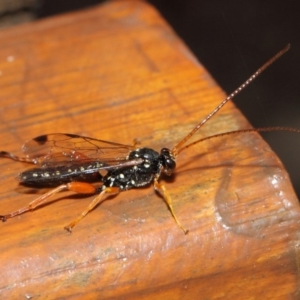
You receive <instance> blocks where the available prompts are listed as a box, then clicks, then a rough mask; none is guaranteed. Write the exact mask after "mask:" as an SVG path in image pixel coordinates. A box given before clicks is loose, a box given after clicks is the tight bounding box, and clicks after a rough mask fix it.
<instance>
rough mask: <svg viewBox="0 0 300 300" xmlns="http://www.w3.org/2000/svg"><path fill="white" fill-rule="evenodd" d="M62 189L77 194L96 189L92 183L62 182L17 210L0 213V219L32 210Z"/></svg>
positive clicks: (92, 191)
mask: <svg viewBox="0 0 300 300" xmlns="http://www.w3.org/2000/svg"><path fill="white" fill-rule="evenodd" d="M62 191H72V192H75V193H78V194H95V193H96V192H97V189H96V188H95V187H94V186H93V185H91V184H89V183H86V182H70V183H67V184H62V185H60V186H58V187H56V188H55V189H52V190H51V191H49V192H47V193H46V194H44V195H42V196H40V197H38V198H36V199H35V200H33V201H32V202H30V203H29V204H28V205H27V206H24V207H22V208H20V209H18V210H15V211H13V212H11V213H8V214H5V215H0V220H2V221H3V222H5V221H6V220H7V219H10V218H13V217H15V216H18V215H21V214H23V213H25V212H27V211H32V210H34V209H35V208H37V207H39V206H41V205H44V204H46V203H47V202H49V200H50V198H51V197H52V196H53V195H55V194H57V193H59V192H62ZM100 194H101V193H100ZM96 198H97V197H96ZM75 224H76V223H75ZM73 226H74V225H73Z"/></svg>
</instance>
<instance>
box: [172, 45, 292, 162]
mask: <svg viewBox="0 0 300 300" xmlns="http://www.w3.org/2000/svg"><path fill="white" fill-rule="evenodd" d="M289 49H290V44H287V45H286V46H285V47H284V48H283V49H282V50H281V51H279V52H278V53H277V54H276V55H275V56H273V57H272V58H271V59H269V60H268V61H267V62H266V63H265V64H264V65H262V66H261V67H260V68H259V69H258V70H257V71H256V72H255V73H253V74H252V75H251V76H250V77H249V78H248V79H247V80H246V81H245V82H244V83H243V84H241V85H240V86H239V87H238V88H237V89H236V90H235V91H234V92H233V93H231V94H230V95H229V96H228V97H227V98H225V99H224V100H223V101H222V102H221V103H220V104H219V105H218V106H217V107H216V108H215V109H214V110H213V111H212V112H211V113H210V114H208V115H207V116H206V117H205V118H204V119H203V120H202V121H201V122H200V123H199V124H198V125H197V126H196V127H195V128H194V129H193V130H192V131H191V132H190V133H189V134H188V135H187V136H185V137H184V138H183V139H182V140H181V141H180V142H179V143H178V144H177V145H176V146H175V147H174V148H173V149H172V154H173V156H174V157H176V156H177V155H178V153H179V152H181V149H180V148H182V146H183V145H184V144H185V143H186V142H187V141H188V140H189V139H190V138H191V137H192V136H193V135H194V134H195V133H196V132H197V131H198V130H199V129H200V128H201V127H202V126H203V125H204V124H205V123H206V122H207V121H208V120H209V119H210V118H211V117H212V116H213V115H215V114H216V113H217V112H218V111H219V110H220V109H221V108H222V107H223V106H224V105H225V104H226V103H227V102H228V101H229V100H231V99H233V98H234V97H235V96H236V95H237V94H238V93H239V92H240V91H242V90H243V89H244V88H245V87H246V86H248V85H249V84H250V83H251V82H252V81H253V80H254V79H255V78H256V77H257V76H258V75H260V74H261V73H262V72H263V71H264V70H266V69H267V68H268V67H269V66H270V65H271V64H273V63H274V62H275V61H276V60H277V59H278V58H279V57H281V56H282V55H283V54H284V53H286V52H287V51H288V50H289ZM199 141H200V140H199ZM185 148H186V147H184V149H185Z"/></svg>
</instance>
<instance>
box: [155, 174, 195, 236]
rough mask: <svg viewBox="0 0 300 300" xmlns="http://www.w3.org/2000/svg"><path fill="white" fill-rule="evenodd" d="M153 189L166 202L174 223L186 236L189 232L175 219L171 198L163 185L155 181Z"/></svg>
mask: <svg viewBox="0 0 300 300" xmlns="http://www.w3.org/2000/svg"><path fill="white" fill-rule="evenodd" d="M154 189H155V190H156V191H157V192H158V193H159V194H160V195H161V196H162V197H163V198H164V200H165V201H166V203H167V205H168V208H169V210H170V212H171V214H172V216H173V218H174V220H175V222H176V223H177V225H178V226H179V227H180V228H181V229H182V231H183V232H184V234H187V233H188V232H189V231H188V229H185V228H184V227H183V226H182V225H181V223H180V222H179V220H178V219H177V217H176V215H175V212H174V209H173V206H172V200H171V197H170V195H169V193H168V192H167V190H166V188H165V187H164V185H162V184H160V183H159V182H158V181H157V179H155V180H154Z"/></svg>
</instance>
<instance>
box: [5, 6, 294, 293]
mask: <svg viewBox="0 0 300 300" xmlns="http://www.w3.org/2000/svg"><path fill="white" fill-rule="evenodd" d="M0 43H1V47H0V71H1V77H0V99H1V107H0V116H1V123H0V143H1V149H2V150H6V151H11V152H13V153H16V154H20V147H21V145H22V143H23V142H24V141H26V140H27V139H31V138H33V137H35V136H38V135H41V134H45V133H52V132H68V133H76V134H82V135H87V136H91V137H96V138H100V139H104V140H110V141H116V142H121V143H125V144H131V143H132V141H133V140H134V139H135V138H137V139H138V140H139V141H140V142H141V143H142V145H143V146H148V147H149V146H150V147H151V148H154V149H156V150H159V149H160V148H161V147H173V146H174V145H175V144H176V143H177V142H178V141H179V140H180V139H181V138H182V137H183V136H184V135H186V134H187V133H188V132H189V131H190V130H191V129H192V128H193V126H194V125H195V124H196V123H197V122H199V121H200V120H201V119H202V118H204V117H205V116H206V114H207V113H209V112H210V111H211V110H212V109H213V108H214V107H215V106H216V105H217V104H218V103H219V102H220V101H221V100H222V99H223V98H224V93H223V92H222V91H221V90H220V88H219V87H218V86H217V85H216V84H215V83H214V81H213V80H212V79H211V78H210V77H209V75H208V73H207V71H205V70H204V69H203V67H202V66H201V65H200V64H199V63H198V62H197V61H196V59H195V58H194V56H193V55H192V54H191V53H190V52H189V50H188V49H187V47H186V46H185V45H184V44H183V43H182V41H181V40H180V39H179V38H178V37H177V36H176V34H175V33H174V32H173V31H172V29H171V28H170V27H169V26H168V25H167V24H166V23H165V22H164V20H163V19H162V17H161V16H160V15H159V14H158V13H157V12H156V11H155V10H154V9H153V8H152V7H150V6H149V5H147V4H146V3H144V2H140V1H115V2H109V3H106V4H104V5H102V6H99V7H95V8H93V9H90V10H87V11H82V12H76V13H72V14H68V15H63V16H59V17H54V18H50V19H47V20H43V21H40V22H35V23H32V24H28V25H23V26H20V27H15V28H11V29H7V30H5V31H1V32H0ZM276 50H278V49H274V52H275V51H276ZM267 59H268V58H266V57H262V61H260V62H258V63H257V65H256V66H253V71H254V70H255V69H256V68H257V67H259V65H260V64H261V63H263V62H264V61H265V60H267ZM273 67H274V68H276V65H274V66H273ZM236 75H237V76H236V78H237V86H238V84H240V78H239V74H236ZM265 76H268V75H267V73H266V75H265ZM258 80H259V79H258ZM244 93H247V91H244ZM247 127H249V124H248V123H247V121H246V120H245V119H244V117H243V116H242V115H241V114H240V112H239V111H238V110H237V109H236V108H235V107H234V106H233V104H232V103H228V104H227V105H226V106H225V107H224V108H223V109H222V110H221V111H220V112H219V113H218V115H217V116H215V117H214V118H213V119H212V120H210V121H209V122H208V123H207V124H206V125H205V126H204V127H203V129H202V130H201V132H199V133H198V135H197V137H198V138H200V137H204V136H207V135H211V134H215V133H217V132H222V131H229V130H235V129H239V128H247ZM25 168H26V166H25V165H23V164H21V163H15V162H12V161H9V160H7V159H2V160H1V174H0V180H1V186H0V212H1V213H7V212H9V211H11V210H14V209H17V208H19V207H21V206H23V205H25V204H27V203H29V202H30V201H31V200H33V199H34V198H35V197H36V196H37V195H36V193H37V192H36V191H32V190H29V189H25V188H21V187H18V184H17V181H16V180H15V177H16V175H17V174H18V173H19V172H20V171H22V170H24V169H25ZM161 182H163V183H164V184H165V185H166V187H167V189H168V191H169V193H170V195H171V197H172V199H173V202H174V209H175V211H176V213H177V216H178V218H179V219H180V221H181V222H182V223H183V224H184V226H185V227H187V228H188V229H189V230H190V232H189V234H188V235H184V234H183V233H182V231H181V230H180V229H179V228H178V226H177V225H176V223H175V222H174V220H173V219H172V217H171V215H170V212H169V211H168V209H167V207H166V205H165V203H164V202H163V200H162V199H161V198H160V197H159V196H158V195H157V194H155V192H154V191H153V188H152V187H151V186H149V187H147V188H143V189H137V190H131V191H128V192H125V193H122V194H120V195H118V196H117V197H114V198H113V199H111V200H110V201H106V202H104V203H103V204H101V205H100V206H98V207H97V208H96V209H95V210H94V211H93V212H92V213H90V214H89V215H88V216H87V217H86V218H85V219H84V220H82V221H81V222H80V223H79V224H78V225H77V226H76V227H75V228H74V230H73V233H72V234H69V233H68V232H66V231H64V230H63V226H64V225H66V224H68V223H69V222H71V221H72V220H73V219H74V218H75V217H76V216H77V215H78V214H79V213H81V212H82V210H83V209H84V208H85V207H86V206H87V205H88V204H89V203H90V201H91V199H92V197H81V196H74V195H72V194H71V193H65V194H60V195H59V196H58V197H56V200H58V199H59V201H56V200H55V201H53V203H52V204H51V205H46V206H44V207H42V208H40V209H37V210H36V211H34V212H30V213H26V214H23V215H21V216H20V217H16V218H14V219H10V220H8V221H7V222H6V223H3V224H0V234H1V243H0V266H1V277H0V294H1V298H2V299H24V298H26V297H27V298H30V297H32V299H297V298H298V297H299V274H298V273H299V270H298V269H299V267H298V266H299V241H298V239H299V217H300V210H299V204H298V200H297V199H296V196H295V194H294V192H293V190H292V187H291V184H290V181H289V178H288V175H287V174H286V172H285V170H284V168H283V166H282V165H281V163H280V162H279V160H278V158H277V157H276V156H275V154H274V153H273V152H272V151H271V150H270V148H269V147H268V146H267V145H266V143H265V142H264V141H262V139H261V138H260V136H259V135H258V134H241V135H239V136H235V137H232V136H228V137H224V138H219V139H216V140H211V141H208V142H205V143H202V144H198V145H197V146H195V147H193V148H191V149H189V150H187V151H185V152H183V153H182V154H181V155H180V156H179V159H178V163H177V172H176V175H175V176H173V177H172V178H164V179H163V180H161ZM38 193H41V191H39V192H38Z"/></svg>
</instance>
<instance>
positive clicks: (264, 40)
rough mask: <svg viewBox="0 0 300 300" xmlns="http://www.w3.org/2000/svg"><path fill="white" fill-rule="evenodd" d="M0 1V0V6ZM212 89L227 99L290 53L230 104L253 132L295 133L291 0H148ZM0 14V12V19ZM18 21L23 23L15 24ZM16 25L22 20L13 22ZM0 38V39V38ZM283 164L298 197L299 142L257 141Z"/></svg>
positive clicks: (297, 111) (48, 11)
mask: <svg viewBox="0 0 300 300" xmlns="http://www.w3.org/2000/svg"><path fill="white" fill-rule="evenodd" d="M0 1H1V0H0ZM11 1H12V2H11V3H13V2H15V3H17V2H22V5H21V6H20V7H19V8H18V9H17V10H13V9H12V8H10V9H7V10H6V11H5V10H4V12H2V16H1V15H0V26H1V17H2V20H3V19H4V20H7V19H11V18H12V17H13V18H15V19H18V18H17V14H19V16H24V15H26V16H28V20H31V19H35V18H44V17H47V16H50V15H54V14H59V13H63V12H66V11H70V10H75V9H82V8H84V7H88V6H92V5H95V4H98V3H101V2H104V1H100V0H99V1H97V0H23V1H21V0H11ZM148 2H150V3H152V5H154V6H155V7H156V8H157V9H158V10H159V11H160V12H161V14H162V15H163V16H164V17H165V19H167V21H168V22H169V23H170V24H171V26H172V27H173V28H174V30H175V31H176V32H177V34H178V35H179V36H180V37H181V38H182V39H183V40H184V41H185V42H186V44H187V45H188V46H189V47H190V49H191V50H192V51H193V52H194V54H195V55H196V56H197V57H198V59H199V61H200V62H201V63H202V64H203V65H204V66H205V67H206V69H207V70H208V71H209V72H210V73H211V75H212V76H213V77H214V78H215V80H216V81H217V82H218V83H219V85H220V86H221V87H222V88H223V89H224V90H225V91H226V92H227V93H230V92H232V91H233V90H234V89H235V88H237V87H238V86H239V85H240V84H241V83H242V82H243V81H244V80H245V79H247V78H248V77H249V76H250V75H251V74H252V73H253V72H254V71H255V70H256V69H257V68H258V67H260V66H261V65H262V64H263V63H264V62H265V61H266V60H267V59H269V58H270V57H271V56H273V55H274V54H275V53H276V52H278V51H279V50H280V49H281V48H283V47H284V46H285V45H286V44H288V43H291V50H290V51H289V52H288V53H287V54H286V55H285V56H284V57H282V58H281V59H280V60H279V61H277V62H276V63H275V64H274V65H273V66H272V67H271V68H270V69H269V70H268V71H267V72H266V73H264V74H263V75H262V76H260V77H259V79H257V80H256V81H255V82H254V83H252V84H251V85H250V86H249V87H248V88H247V89H246V90H244V91H243V92H242V93H241V94H240V95H239V96H237V97H236V98H235V100H234V102H235V103H236V105H237V106H238V107H239V108H240V109H241V110H242V112H243V114H244V115H245V116H246V117H247V118H248V119H249V121H250V122H251V123H252V125H253V126H254V127H263V126H292V127H297V128H300V118H299V116H300V80H299V75H300V35H299V31H300V16H299V15H300V1H299V0H285V1H283V0H280V1H277V0H273V1H271V0H264V1H262V0H250V1H249V0H239V1H237V0H206V1H204V0H186V1H183V0H152V1H148ZM0 13H1V12H0ZM23 18H24V17H23ZM19 19H22V18H20V17H19ZM0 34H1V32H0ZM262 135H263V136H264V137H265V139H266V140H267V141H268V143H269V144H270V145H271V146H272V148H273V149H274V150H275V151H276V152H277V154H278V156H279V157H280V158H281V160H282V161H283V163H284V164H285V166H286V168H287V170H288V172H289V174H290V176H291V179H292V182H293V184H294V187H295V189H296V192H297V194H298V196H300V180H299V175H298V171H299V169H300V160H299V153H300V134H293V133H285V132H275V133H268V134H262Z"/></svg>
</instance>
